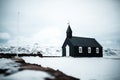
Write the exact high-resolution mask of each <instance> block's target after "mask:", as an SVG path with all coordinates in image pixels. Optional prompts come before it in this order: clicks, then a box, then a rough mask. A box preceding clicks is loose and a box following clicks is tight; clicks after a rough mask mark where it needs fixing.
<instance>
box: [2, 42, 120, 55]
mask: <svg viewBox="0 0 120 80" xmlns="http://www.w3.org/2000/svg"><path fill="white" fill-rule="evenodd" d="M37 52H40V53H41V54H42V55H43V56H62V50H61V48H60V47H54V46H52V47H50V46H44V47H43V46H42V47H41V46H38V44H35V45H33V46H24V47H15V46H9V47H0V53H19V54H22V53H26V54H37ZM103 55H104V56H119V57H120V49H110V48H107V49H104V50H103Z"/></svg>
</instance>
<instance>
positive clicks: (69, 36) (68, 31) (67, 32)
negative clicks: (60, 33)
mask: <svg viewBox="0 0 120 80" xmlns="http://www.w3.org/2000/svg"><path fill="white" fill-rule="evenodd" d="M66 34H67V38H72V30H71V28H70V23H69V22H68V28H67V31H66Z"/></svg>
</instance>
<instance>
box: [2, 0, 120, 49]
mask: <svg viewBox="0 0 120 80" xmlns="http://www.w3.org/2000/svg"><path fill="white" fill-rule="evenodd" d="M119 4H120V1H119V0H0V46H8V45H14V46H18V45H21V46H24V45H33V44H34V43H38V44H39V45H41V46H46V45H47V46H61V45H62V44H63V41H64V39H65V37H66V29H67V26H68V25H67V23H68V20H69V21H70V26H71V28H72V30H73V35H75V36H80V37H94V38H96V40H97V41H99V42H100V43H101V44H102V45H103V47H110V48H120V37H119V34H120V28H119V27H120V16H119V14H120V5H119Z"/></svg>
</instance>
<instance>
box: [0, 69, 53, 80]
mask: <svg viewBox="0 0 120 80" xmlns="http://www.w3.org/2000/svg"><path fill="white" fill-rule="evenodd" d="M45 78H51V79H52V78H53V77H52V76H51V75H49V74H47V73H45V72H41V71H33V70H24V71H20V72H17V73H15V74H13V75H10V76H6V77H0V80H45Z"/></svg>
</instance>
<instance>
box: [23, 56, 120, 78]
mask: <svg viewBox="0 0 120 80" xmlns="http://www.w3.org/2000/svg"><path fill="white" fill-rule="evenodd" d="M23 59H24V60H25V61H26V62H28V63H35V64H40V65H42V66H45V67H51V68H54V69H59V70H60V71H63V72H64V73H66V74H68V75H71V76H74V77H77V78H80V79H81V80H120V58H110V57H108V58H107V57H105V58H104V57H103V58H73V57H61V58H39V57H23Z"/></svg>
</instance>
